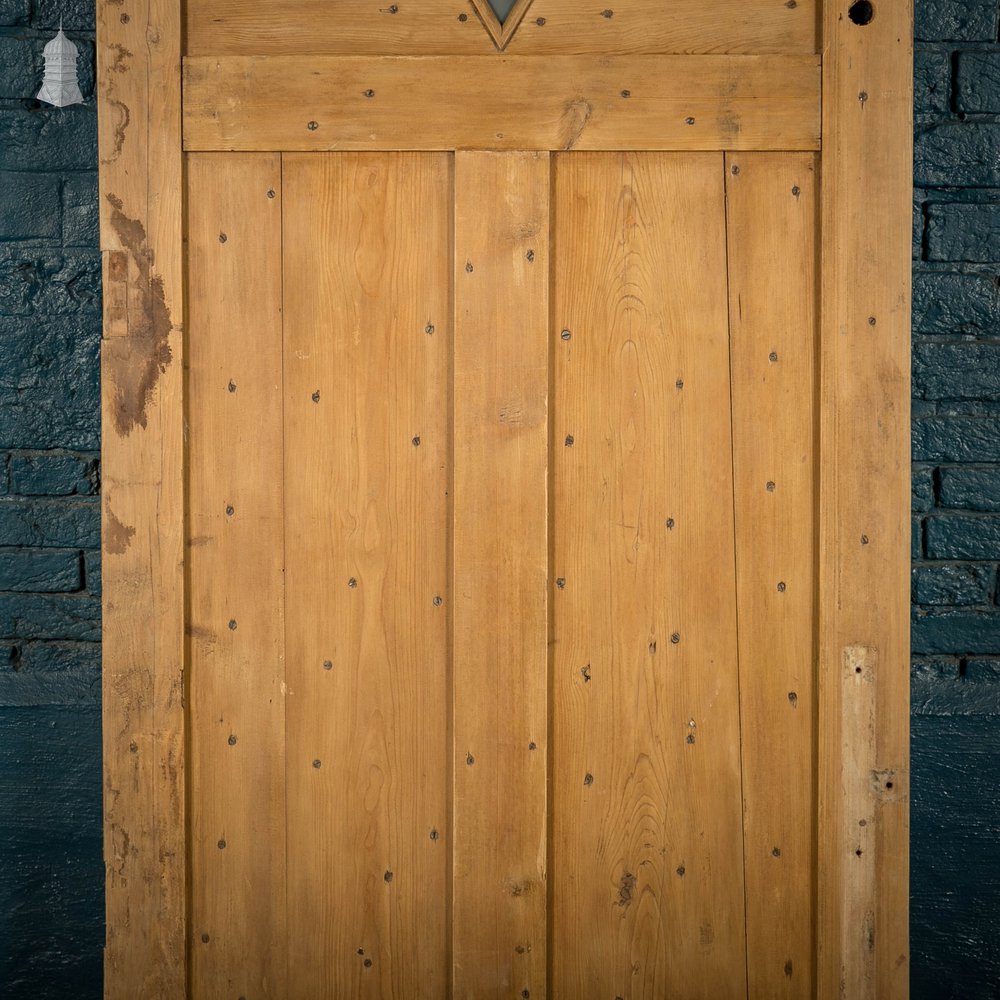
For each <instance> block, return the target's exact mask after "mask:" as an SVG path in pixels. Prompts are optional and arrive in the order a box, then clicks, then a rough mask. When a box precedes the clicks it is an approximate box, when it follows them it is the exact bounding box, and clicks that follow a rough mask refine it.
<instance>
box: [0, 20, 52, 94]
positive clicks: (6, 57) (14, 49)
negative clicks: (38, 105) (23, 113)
mask: <svg viewBox="0 0 1000 1000" xmlns="http://www.w3.org/2000/svg"><path fill="white" fill-rule="evenodd" d="M40 51H41V50H40V48H39V47H38V46H37V45H36V44H35V40H34V39H32V38H25V37H24V36H23V35H22V34H18V35H0V99H5V100H19V99H24V98H26V97H34V96H35V94H36V93H38V87H39V84H40V81H41V78H42V66H41V63H40V62H38V61H36V60H37V56H38V54H39V53H40Z"/></svg>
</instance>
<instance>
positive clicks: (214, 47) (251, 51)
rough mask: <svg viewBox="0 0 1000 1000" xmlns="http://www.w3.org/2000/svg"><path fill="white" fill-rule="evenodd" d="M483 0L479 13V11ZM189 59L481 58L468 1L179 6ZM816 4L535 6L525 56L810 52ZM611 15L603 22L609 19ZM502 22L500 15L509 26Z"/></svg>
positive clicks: (318, 0)
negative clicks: (182, 9) (184, 22)
mask: <svg viewBox="0 0 1000 1000" xmlns="http://www.w3.org/2000/svg"><path fill="white" fill-rule="evenodd" d="M485 3H486V0H483V2H482V3H481V4H480V5H479V7H480V8H481V7H483V6H485ZM186 9H187V53H188V55H198V56H202V55H212V56H215V55H256V54H261V55H264V54H266V55H300V56H304V55H319V54H323V55H361V54H370V55H487V54H490V53H492V52H494V51H495V50H494V45H493V41H492V39H491V37H490V34H489V32H488V31H487V29H486V27H485V26H484V25H483V24H482V23H481V21H480V18H479V16H478V14H477V8H476V6H474V5H473V4H472V3H471V2H468V0H419V2H412V0H410V2H403V3H385V2H383V0H336V2H334V3H331V2H330V0H188V3H187V7H186ZM816 10H817V3H816V0H797V2H796V3H788V2H786V0H778V2H774V0H715V2H712V3H706V2H704V0H673V2H672V3H669V4H667V3H662V2H660V0H629V2H628V3H621V4H612V5H611V6H610V7H608V6H603V7H602V6H601V4H600V3H597V4H590V5H584V4H581V3H580V0H534V2H533V3H530V4H529V5H528V9H527V12H526V13H525V15H524V17H523V20H522V21H521V24H520V27H519V28H518V30H517V32H516V33H515V34H514V38H513V41H512V42H511V43H510V45H511V49H512V50H516V51H517V52H519V53H521V54H524V55H555V54H561V55H573V54H581V53H596V52H617V53H622V54H629V53H639V52H678V53H686V52H691V53H695V52H697V53H707V52H742V53H747V52H787V53H797V54H802V53H807V52H815V51H816V40H817V28H816V18H817V14H816ZM609 11H610V14H609V13H608V12H609ZM509 19H510V15H508V20H509Z"/></svg>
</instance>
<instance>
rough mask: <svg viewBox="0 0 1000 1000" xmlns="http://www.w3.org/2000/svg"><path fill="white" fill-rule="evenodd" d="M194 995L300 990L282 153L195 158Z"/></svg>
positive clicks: (191, 458) (191, 467)
mask: <svg viewBox="0 0 1000 1000" xmlns="http://www.w3.org/2000/svg"><path fill="white" fill-rule="evenodd" d="M187 183H188V203H187V220H188V221H187V233H188V328H189V330H190V331H191V333H190V338H189V341H188V382H187V387H188V396H187V415H188V450H187V457H188V539H187V541H188V546H189V553H188V564H189V567H190V575H189V581H190V583H189V594H190V596H189V627H188V631H189V635H190V640H189V642H190V647H189V648H190V652H189V664H190V668H189V669H190V682H189V692H190V699H189V709H188V724H189V732H190V741H189V748H190V749H189V754H190V756H189V763H188V774H189V776H190V791H189V796H188V801H189V803H190V838H191V840H190V845H189V847H190V856H191V887H192V894H191V929H190V934H191V969H192V974H191V993H192V996H193V997H195V998H205V1000H210V998H214V997H225V996H255V997H261V998H279V997H284V996H285V718H284V715H285V704H284V695H283V692H282V688H283V686H284V680H285V678H284V630H283V626H284V588H283V578H282V574H283V570H284V561H283V556H284V552H283V545H282V515H283V503H284V498H283V495H282V481H281V475H280V470H281V466H282V428H281V421H282V416H281V411H282V399H281V367H282V350H281V198H280V192H281V159H280V157H279V156H278V155H277V154H273V153H260V154H226V153H221V154H200V155H192V156H190V157H189V159H188V169H187Z"/></svg>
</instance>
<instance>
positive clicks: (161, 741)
mask: <svg viewBox="0 0 1000 1000" xmlns="http://www.w3.org/2000/svg"><path fill="white" fill-rule="evenodd" d="M97 19H98V22H97V23H98V44H97V62H98V74H97V88H98V103H99V105H100V116H99V137H98V150H99V156H100V213H101V251H102V254H103V259H104V339H103V341H102V344H101V503H102V514H103V516H102V524H103V538H102V568H103V582H104V587H103V598H102V606H103V649H102V655H103V684H102V710H103V717H104V860H105V866H106V880H105V890H106V891H105V900H106V927H107V931H106V945H105V950H104V972H105V995H106V996H107V997H108V998H109V1000H134V998H135V997H137V996H142V997H148V998H150V1000H180V998H181V997H183V996H184V995H185V979H186V960H185V949H186V930H185V922H186V907H187V872H186V837H185V802H184V795H185V792H184V788H185V770H184V765H185V746H184V544H183V536H184V495H183V483H184V455H183V437H182V435H183V425H184V414H183V386H182V365H183V352H184V345H183V339H182V324H183V319H184V302H183V277H182V276H183V267H184V262H183V253H182V230H183V210H182V205H183V191H182V154H181V118H180V108H181V93H180V45H181V19H180V9H179V5H178V4H177V3H176V2H174V0H138V2H137V3H134V4H132V5H131V6H130V13H129V16H128V17H123V16H122V11H120V10H119V9H118V7H117V6H115V5H113V4H111V3H102V4H99V5H98V11H97Z"/></svg>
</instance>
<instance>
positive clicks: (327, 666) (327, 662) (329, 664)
mask: <svg viewBox="0 0 1000 1000" xmlns="http://www.w3.org/2000/svg"><path fill="white" fill-rule="evenodd" d="M323 669H324V670H333V660H324V661H323Z"/></svg>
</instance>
